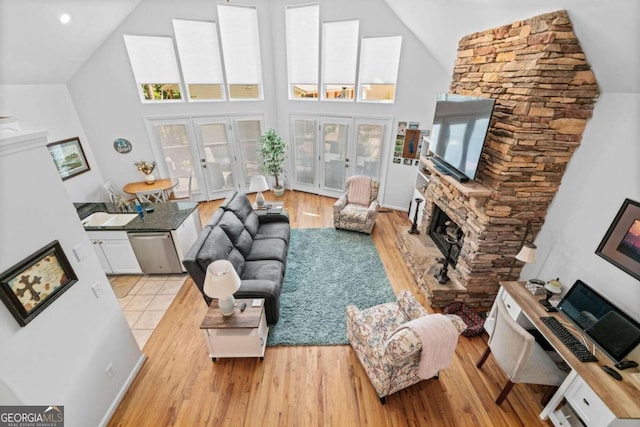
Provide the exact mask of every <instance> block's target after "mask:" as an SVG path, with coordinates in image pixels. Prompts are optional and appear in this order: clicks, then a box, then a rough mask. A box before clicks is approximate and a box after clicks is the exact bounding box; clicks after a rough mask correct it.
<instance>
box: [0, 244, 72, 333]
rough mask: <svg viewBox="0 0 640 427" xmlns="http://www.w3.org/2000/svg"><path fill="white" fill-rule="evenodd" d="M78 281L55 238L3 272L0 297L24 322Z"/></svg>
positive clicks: (11, 311)
mask: <svg viewBox="0 0 640 427" xmlns="http://www.w3.org/2000/svg"><path fill="white" fill-rule="evenodd" d="M77 281H78V277H77V276H76V274H75V272H74V271H73V269H72V268H71V264H69V260H68V259H67V257H66V255H65V254H64V251H63V250H62V246H60V243H59V242H58V241H57V240H54V241H53V242H51V243H49V244H48V245H46V246H45V247H43V248H42V249H40V250H39V251H37V252H36V253H34V254H32V255H30V256H29V257H27V258H26V259H24V260H22V261H20V262H19V263H18V264H16V265H14V266H13V267H11V268H10V269H8V270H7V271H5V272H4V273H2V275H1V276H0V299H1V300H2V302H3V303H4V304H5V305H6V306H7V308H8V309H9V312H10V313H11V314H12V315H13V317H14V318H15V319H16V321H17V322H18V323H19V324H20V326H25V325H26V324H27V323H29V322H30V321H31V320H33V318H34V317H36V316H37V315H38V314H40V313H41V312H42V310H44V309H45V308H46V307H47V306H48V305H50V304H51V303H52V302H53V301H54V300H55V299H56V298H58V297H59V296H60V295H62V293H63V292H65V291H66V290H67V289H69V287H70V286H71V285H73V284H74V283H75V282H77Z"/></svg>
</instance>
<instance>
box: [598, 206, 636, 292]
mask: <svg viewBox="0 0 640 427" xmlns="http://www.w3.org/2000/svg"><path fill="white" fill-rule="evenodd" d="M596 254H598V255H600V256H601V257H602V258H604V259H606V260H607V261H609V262H610V263H611V264H613V265H615V266H616V267H618V268H619V269H621V270H622V271H624V272H626V273H629V274H630V275H632V276H633V277H635V278H636V279H638V280H640V203H638V202H634V201H633V200H631V199H626V200H625V201H624V203H622V207H621V208H620V210H619V211H618V214H617V215H616V217H615V219H614V220H613V222H612V223H611V226H610V227H609V229H608V230H607V234H605V236H604V239H602V242H600V246H598V249H596Z"/></svg>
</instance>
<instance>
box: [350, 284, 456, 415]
mask: <svg viewBox="0 0 640 427" xmlns="http://www.w3.org/2000/svg"><path fill="white" fill-rule="evenodd" d="M428 315H429V313H428V312H427V311H426V310H425V309H424V307H422V305H420V303H419V302H418V301H416V299H415V298H414V297H413V295H411V293H410V292H409V291H402V292H400V293H399V294H398V296H397V301H396V302H389V303H385V304H380V305H377V306H375V307H371V308H367V309H364V310H358V308H356V307H355V306H353V305H350V306H348V307H347V338H348V340H349V342H350V344H351V347H353V350H354V351H355V353H356V355H357V356H358V359H359V360H360V363H361V364H362V367H363V368H364V370H365V371H366V373H367V376H368V377H369V380H370V381H371V384H372V385H373V388H374V389H375V390H376V392H377V394H378V397H379V398H380V402H382V404H384V403H386V396H388V395H390V394H392V393H395V392H396V391H399V390H402V389H403V388H406V387H409V386H410V385H413V384H415V383H417V382H419V381H421V380H422V379H423V378H422V377H421V376H420V375H419V373H418V371H419V366H420V358H421V352H422V341H421V339H420V338H419V337H418V335H417V334H416V333H415V332H414V331H413V330H412V329H409V328H400V327H401V326H402V325H404V324H406V323H407V322H409V321H411V320H414V319H417V318H420V317H422V316H428ZM447 317H448V318H449V320H451V322H452V324H453V326H455V328H456V330H457V331H458V334H460V333H461V332H462V331H463V330H465V329H466V327H467V326H466V325H465V324H464V322H463V321H462V320H461V319H460V317H458V316H456V315H453V314H450V315H447ZM399 328H400V329H399ZM437 377H438V375H437V374H436V376H435V378H437Z"/></svg>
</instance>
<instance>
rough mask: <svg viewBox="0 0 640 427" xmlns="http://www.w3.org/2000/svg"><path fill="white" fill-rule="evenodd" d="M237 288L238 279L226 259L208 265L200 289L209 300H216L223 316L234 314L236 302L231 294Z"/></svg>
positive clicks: (231, 265)
mask: <svg viewBox="0 0 640 427" xmlns="http://www.w3.org/2000/svg"><path fill="white" fill-rule="evenodd" d="M239 288H240V277H238V273H236V270H235V268H233V264H231V263H230V262H229V261H227V260H226V259H220V260H216V261H213V262H212V263H211V264H209V266H208V267H207V275H206V276H205V278H204V286H203V287H202V289H203V291H204V293H205V294H206V295H207V296H208V297H209V298H218V305H219V306H220V311H222V315H223V316H230V315H232V314H233V313H234V312H235V306H236V300H235V298H234V297H233V294H234V293H235V292H236V291H237V290H238V289H239Z"/></svg>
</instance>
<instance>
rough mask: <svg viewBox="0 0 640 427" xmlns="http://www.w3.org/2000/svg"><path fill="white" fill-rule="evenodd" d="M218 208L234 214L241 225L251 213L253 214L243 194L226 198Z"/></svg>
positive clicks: (249, 203)
mask: <svg viewBox="0 0 640 427" xmlns="http://www.w3.org/2000/svg"><path fill="white" fill-rule="evenodd" d="M220 207H221V208H222V209H224V210H225V211H227V212H233V213H234V214H236V216H237V217H238V218H239V219H240V221H241V222H243V223H244V222H245V221H246V220H247V218H248V217H249V215H250V214H251V213H255V212H253V208H252V207H251V202H250V201H249V198H248V197H247V196H246V194H244V193H235V194H234V195H232V196H231V197H227V199H225V202H224V203H223V204H222V205H221V206H220Z"/></svg>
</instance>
